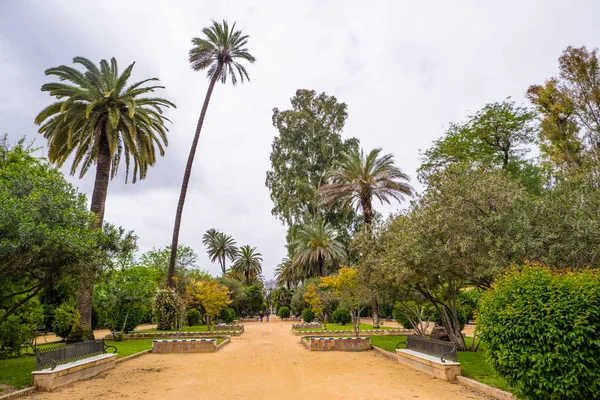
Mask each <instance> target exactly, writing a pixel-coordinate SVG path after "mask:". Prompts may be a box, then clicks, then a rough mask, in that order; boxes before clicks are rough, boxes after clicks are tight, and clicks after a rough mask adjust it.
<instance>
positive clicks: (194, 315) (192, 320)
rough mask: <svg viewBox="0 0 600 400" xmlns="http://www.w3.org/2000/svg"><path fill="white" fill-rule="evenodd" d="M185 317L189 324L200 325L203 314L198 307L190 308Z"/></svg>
mask: <svg viewBox="0 0 600 400" xmlns="http://www.w3.org/2000/svg"><path fill="white" fill-rule="evenodd" d="M185 319H186V321H187V324H188V326H196V325H200V321H202V314H200V311H198V309H196V308H190V309H189V310H187V312H186V313H185Z"/></svg>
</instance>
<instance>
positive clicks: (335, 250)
mask: <svg viewBox="0 0 600 400" xmlns="http://www.w3.org/2000/svg"><path fill="white" fill-rule="evenodd" d="M336 236H337V235H336V232H335V231H334V230H333V228H332V227H331V226H330V225H329V224H327V223H325V222H324V221H322V220H317V221H316V222H315V223H314V224H311V225H304V226H303V227H301V228H300V230H299V231H298V233H297V234H296V239H295V240H294V243H293V244H292V248H293V253H294V257H293V259H292V264H291V268H292V273H293V275H294V276H295V278H294V279H296V280H302V281H304V280H306V279H308V278H312V277H315V276H324V275H325V274H326V272H327V269H329V271H330V272H333V271H335V270H336V269H337V266H338V265H339V264H340V263H344V262H346V257H347V256H346V250H345V249H344V245H343V244H342V243H341V242H340V241H338V240H337V238H336Z"/></svg>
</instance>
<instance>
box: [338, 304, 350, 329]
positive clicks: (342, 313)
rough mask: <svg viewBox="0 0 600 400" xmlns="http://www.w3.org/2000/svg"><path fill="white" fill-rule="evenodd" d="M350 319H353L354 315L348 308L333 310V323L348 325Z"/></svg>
mask: <svg viewBox="0 0 600 400" xmlns="http://www.w3.org/2000/svg"><path fill="white" fill-rule="evenodd" d="M350 321H352V317H351V316H350V311H348V309H347V308H344V307H340V308H336V310H335V311H334V312H333V323H335V324H340V325H346V324H347V323H349V322H350Z"/></svg>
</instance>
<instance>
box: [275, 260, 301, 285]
mask: <svg viewBox="0 0 600 400" xmlns="http://www.w3.org/2000/svg"><path fill="white" fill-rule="evenodd" d="M275 282H276V283H277V285H279V286H285V287H286V288H288V289H290V288H291V287H292V286H294V285H296V284H297V283H299V282H300V279H298V278H297V277H296V275H295V274H294V269H293V267H292V260H290V259H289V258H287V257H285V258H284V259H283V260H281V264H279V265H277V268H275Z"/></svg>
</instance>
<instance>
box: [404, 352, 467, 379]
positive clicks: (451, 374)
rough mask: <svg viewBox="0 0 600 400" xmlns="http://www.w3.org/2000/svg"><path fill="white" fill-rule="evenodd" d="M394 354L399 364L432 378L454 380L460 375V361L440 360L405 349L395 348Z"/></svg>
mask: <svg viewBox="0 0 600 400" xmlns="http://www.w3.org/2000/svg"><path fill="white" fill-rule="evenodd" d="M396 356H397V357H398V362H399V363H400V364H404V365H408V366H409V367H413V368H415V369H418V370H419V371H423V372H425V373H427V374H429V375H431V376H433V377H434V378H438V379H443V380H445V381H448V382H454V381H456V377H457V376H459V375H460V363H457V362H453V361H446V362H442V361H441V360H440V357H433V356H430V355H428V354H423V353H419V352H416V351H413V350H407V349H398V350H396Z"/></svg>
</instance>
